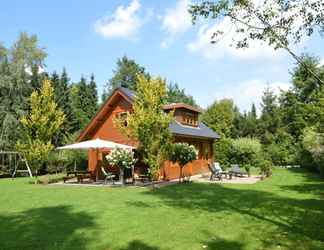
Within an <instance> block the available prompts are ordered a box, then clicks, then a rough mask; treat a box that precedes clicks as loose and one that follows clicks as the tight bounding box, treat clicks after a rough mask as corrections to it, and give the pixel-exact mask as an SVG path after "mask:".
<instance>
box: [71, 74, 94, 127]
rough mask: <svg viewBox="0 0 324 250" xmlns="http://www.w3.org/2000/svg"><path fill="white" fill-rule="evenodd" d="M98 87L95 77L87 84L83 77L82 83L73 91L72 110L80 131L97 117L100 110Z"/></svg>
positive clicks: (73, 88) (75, 86) (75, 85)
mask: <svg viewBox="0 0 324 250" xmlns="http://www.w3.org/2000/svg"><path fill="white" fill-rule="evenodd" d="M97 96H98V95H97V86H96V83H95V81H94V76H93V75H92V76H91V81H90V83H89V84H87V80H86V79H85V78H84V77H81V79H80V82H79V83H77V84H74V85H73V86H72V89H71V102H72V109H73V113H74V115H75V118H76V120H77V121H78V123H77V124H78V128H77V129H78V130H80V129H83V128H84V127H85V126H87V124H88V123H89V122H90V120H91V119H92V117H93V116H94V115H95V113H96V111H97V108H98V99H97Z"/></svg>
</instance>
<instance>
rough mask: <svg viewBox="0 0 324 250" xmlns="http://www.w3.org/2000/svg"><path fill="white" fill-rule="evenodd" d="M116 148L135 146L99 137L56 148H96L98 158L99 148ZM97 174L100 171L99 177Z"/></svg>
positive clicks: (130, 148)
mask: <svg viewBox="0 0 324 250" xmlns="http://www.w3.org/2000/svg"><path fill="white" fill-rule="evenodd" d="M114 148H123V149H128V150H132V149H134V147H132V146H129V145H124V144H120V143H116V142H112V141H105V140H101V139H99V138H97V139H94V140H88V141H83V142H79V143H74V144H70V145H66V146H62V147H58V148H56V149H96V151H97V158H98V153H99V149H114ZM96 171H98V170H97V169H96ZM97 175H98V173H97V174H96V178H97Z"/></svg>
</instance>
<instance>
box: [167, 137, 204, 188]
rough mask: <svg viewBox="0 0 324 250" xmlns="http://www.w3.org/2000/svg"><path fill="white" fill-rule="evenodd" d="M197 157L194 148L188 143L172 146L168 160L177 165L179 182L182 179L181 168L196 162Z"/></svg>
mask: <svg viewBox="0 0 324 250" xmlns="http://www.w3.org/2000/svg"><path fill="white" fill-rule="evenodd" d="M197 155H198V153H197V151H196V149H195V147H194V146H192V145H189V144H188V143H175V144H173V145H172V149H171V153H170V156H169V159H170V161H171V162H173V163H178V165H179V167H180V174H179V182H181V181H182V179H183V167H184V166H185V165H186V164H188V163H189V162H192V161H194V160H196V159H197Z"/></svg>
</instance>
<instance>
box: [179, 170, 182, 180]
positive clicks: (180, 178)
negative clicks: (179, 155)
mask: <svg viewBox="0 0 324 250" xmlns="http://www.w3.org/2000/svg"><path fill="white" fill-rule="evenodd" d="M181 182H182V166H180V176H179V183H181Z"/></svg>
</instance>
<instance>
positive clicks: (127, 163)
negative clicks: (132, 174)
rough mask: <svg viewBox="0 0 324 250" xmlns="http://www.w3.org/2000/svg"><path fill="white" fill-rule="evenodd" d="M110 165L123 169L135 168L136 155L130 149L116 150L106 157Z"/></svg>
mask: <svg viewBox="0 0 324 250" xmlns="http://www.w3.org/2000/svg"><path fill="white" fill-rule="evenodd" d="M106 160H107V162H108V164H110V165H113V166H117V167H119V168H121V169H125V168H131V167H133V166H134V164H135V162H136V160H135V159H134V153H133V152H132V151H130V150H128V149H122V148H115V149H113V150H112V151H111V152H110V154H108V155H106Z"/></svg>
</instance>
